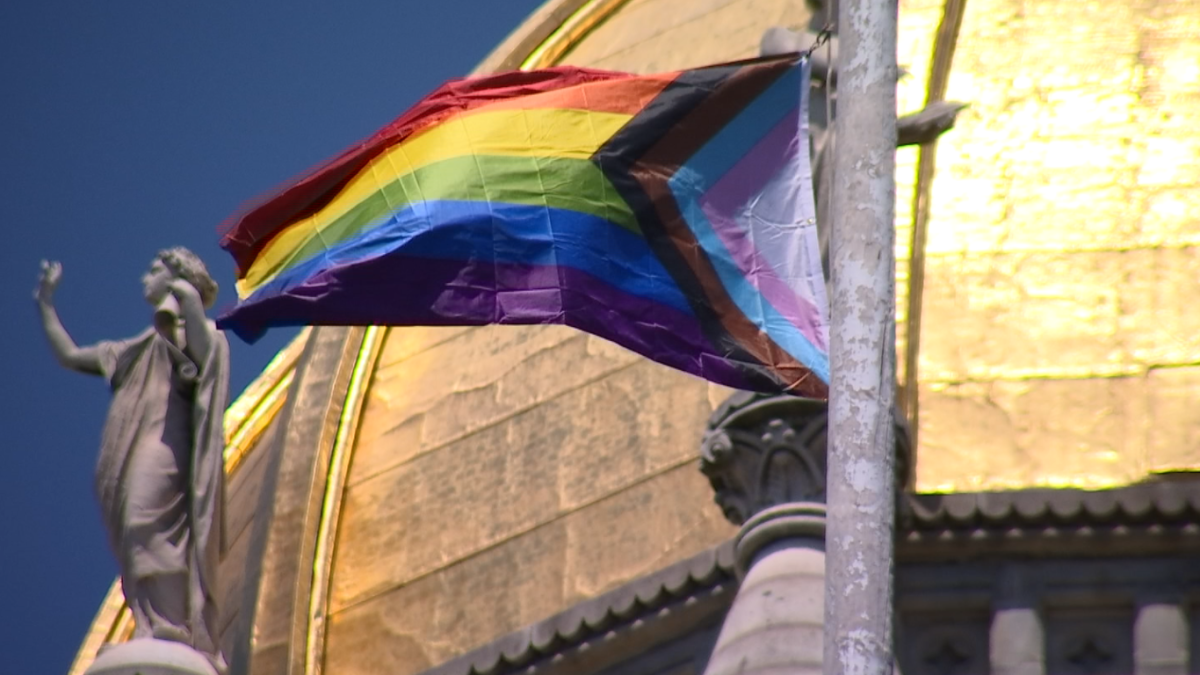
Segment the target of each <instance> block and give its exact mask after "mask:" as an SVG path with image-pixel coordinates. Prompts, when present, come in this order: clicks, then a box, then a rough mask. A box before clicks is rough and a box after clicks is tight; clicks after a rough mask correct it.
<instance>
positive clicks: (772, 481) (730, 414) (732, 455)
mask: <svg viewBox="0 0 1200 675" xmlns="http://www.w3.org/2000/svg"><path fill="white" fill-rule="evenodd" d="M896 419H897V428H896V452H897V455H896V475H897V477H898V482H899V484H901V485H902V484H903V482H904V481H903V476H906V475H907V461H908V456H909V452H908V432H907V428H906V427H905V426H904V424H903V421H902V418H900V417H898V416H897V418H896ZM828 421H829V406H828V403H826V402H825V401H819V400H815V399H807V398H800V397H796V396H786V395H785V396H777V395H767V394H755V393H750V392H738V393H736V394H734V395H733V396H731V397H730V398H729V399H728V400H726V401H725V403H723V404H722V405H721V407H720V408H718V409H717V410H716V412H714V413H713V415H712V417H711V418H710V419H709V422H708V427H707V429H706V430H705V433H704V438H703V440H702V441H701V448H700V471H701V472H703V473H704V475H705V476H707V477H708V480H709V483H711V484H712V487H713V490H714V492H715V493H716V495H715V500H716V502H717V504H718V505H719V506H720V507H721V510H722V511H723V512H724V513H725V517H726V518H728V519H729V521H730V522H732V523H733V524H735V525H742V524H743V523H745V522H746V521H747V520H749V519H750V518H751V517H752V516H753V515H754V514H756V513H758V512H760V511H763V510H764V509H768V508H770V507H773V506H778V505H780V504H788V503H795V502H817V503H823V502H824V501H825V454H826V449H827V445H828V436H827V433H826V430H827V426H828Z"/></svg>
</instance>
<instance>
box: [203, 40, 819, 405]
mask: <svg viewBox="0 0 1200 675" xmlns="http://www.w3.org/2000/svg"><path fill="white" fill-rule="evenodd" d="M807 98H808V62H807V61H806V60H804V59H801V58H799V57H797V56H791V57H782V58H772V59H757V60H752V61H743V62H738V63H730V64H722V65H716V66H711V67H705V68H697V69H693V70H684V71H678V72H672V73H664V74H657V75H645V76H641V75H632V74H628V73H618V72H608V71H600V70H591V69H584V68H574V67H558V68H550V69H547V70H541V71H533V72H510V73H502V74H498V75H494V76H488V77H480V78H470V79H463V80H455V81H452V82H449V83H448V84H446V85H444V86H442V87H441V88H439V89H438V90H436V91H435V92H433V93H432V94H431V95H429V96H428V97H426V98H425V99H423V100H422V101H421V102H420V103H418V104H417V105H416V106H415V107H414V108H412V109H411V110H409V111H408V112H407V113H405V114H404V115H402V116H401V117H400V118H398V119H397V120H395V121H394V122H393V123H391V124H390V125H388V126H387V127H385V128H384V129H382V130H381V131H379V132H378V133H376V134H375V135H374V136H372V137H371V138H369V139H367V140H366V141H363V142H362V143H360V144H358V145H357V146H355V147H353V148H351V149H350V150H348V151H347V152H345V153H343V154H342V155H341V156H339V157H337V158H336V159H334V160H333V161H331V162H329V163H328V164H326V165H324V166H323V167H320V168H319V169H317V170H316V171H315V172H313V173H311V174H309V175H308V176H306V177H305V178H303V179H301V180H299V181H298V182H296V183H295V184H293V185H291V186H289V187H287V188H285V189H283V190H281V191H280V192H279V193H278V194H276V195H274V196H272V197H270V198H269V199H267V200H265V201H264V202H262V203H260V204H259V205H257V206H255V207H253V208H250V209H249V210H247V211H246V212H245V213H244V214H243V215H241V216H240V217H238V218H236V219H234V220H233V221H232V222H231V225H230V229H229V231H228V232H227V233H226V234H225V236H224V237H223V239H222V242H221V245H222V247H224V248H225V249H226V250H227V251H229V253H230V254H231V255H232V256H233V258H234V259H235V261H236V264H237V269H238V282H237V289H238V295H239V298H240V301H239V303H238V304H237V306H236V307H234V308H233V309H232V310H230V311H229V312H228V313H226V314H225V315H223V316H222V317H221V318H220V319H219V324H220V326H221V327H223V328H227V329H230V330H232V331H234V332H235V333H237V334H238V335H239V336H240V337H242V338H243V339H245V340H247V341H253V340H255V339H257V338H258V337H259V336H261V334H262V333H263V332H264V331H265V330H266V329H268V328H270V327H273V326H294V325H394V326H402V325H478V324H492V323H501V324H505V323H508V324H539V323H560V324H566V325H569V326H574V327H576V328H578V329H581V330H584V331H587V332H589V333H592V334H595V335H598V336H601V337H604V338H607V339H609V340H612V341H613V342H616V343H618V344H620V345H623V346H625V347H627V348H629V349H631V350H633V351H635V352H638V353H640V354H642V355H644V356H646V357H648V358H651V359H653V360H655V361H658V362H660V363H663V364H666V365H668V366H672V367H675V368H678V369H680V370H684V371H686V372H689V373H692V374H695V375H698V376H700V377H703V378H707V379H708V380H711V381H713V382H718V383H721V384H725V385H729V386H733V387H737V388H742V389H750V390H759V391H788V392H793V393H797V394H803V395H809V396H824V395H826V391H827V390H826V383H827V382H828V380H829V361H828V356H827V353H828V350H827V344H828V324H827V320H826V316H827V314H828V312H827V308H826V300H825V285H824V278H823V275H822V272H821V262H820V256H819V253H818V251H817V243H816V242H817V239H816V220H815V209H814V206H813V196H812V184H811V172H810V168H809V155H808V153H809V144H808V137H807V119H808V115H807V105H808V101H807ZM563 367H570V364H563Z"/></svg>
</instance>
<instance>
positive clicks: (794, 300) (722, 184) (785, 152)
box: [700, 109, 827, 350]
mask: <svg viewBox="0 0 1200 675" xmlns="http://www.w3.org/2000/svg"><path fill="white" fill-rule="evenodd" d="M798 115H799V109H796V110H795V111H794V112H793V113H791V114H788V115H787V116H786V117H784V118H783V119H782V120H780V121H779V123H777V124H776V125H775V126H774V128H772V129H771V131H770V132H768V133H767V135H766V136H764V137H763V138H762V139H761V140H760V141H759V142H758V143H757V144H755V146H754V147H753V148H752V149H751V151H750V152H749V153H747V154H746V155H745V156H743V157H742V158H741V159H740V160H738V162H737V163H736V164H734V166H733V167H732V168H731V169H730V170H729V171H728V172H726V173H725V175H724V176H722V177H721V178H720V179H719V180H718V181H717V182H716V183H714V184H713V185H712V186H711V187H710V188H709V189H708V190H707V191H706V192H705V193H704V194H703V195H701V197H700V206H701V209H702V210H703V211H704V214H705V215H706V216H708V219H709V222H710V223H711V224H712V227H713V230H714V231H715V232H716V233H717V236H718V237H719V238H720V239H721V242H722V243H723V244H724V245H725V248H726V249H727V250H728V251H729V253H730V255H731V256H732V257H733V260H734V261H735V263H736V264H737V266H738V268H739V269H741V270H742V273H743V274H744V275H745V276H746V278H747V279H749V280H750V282H751V283H752V284H753V285H754V287H755V288H756V289H757V290H758V292H759V293H760V294H762V296H763V298H764V299H766V301H767V302H769V303H770V304H771V306H772V307H774V308H775V310H776V311H778V312H779V313H780V314H781V315H782V316H783V317H784V318H786V319H787V320H788V321H789V322H790V323H791V324H792V325H794V326H795V327H796V328H797V329H799V331H800V332H801V334H803V335H804V337H806V338H808V341H809V342H811V343H812V344H813V345H814V346H815V347H817V348H818V349H820V350H825V349H826V348H827V347H826V345H825V339H824V338H823V336H822V331H821V324H822V319H821V312H820V311H819V310H818V308H817V306H816V305H815V304H813V302H812V301H811V300H810V299H809V298H807V297H805V296H803V295H800V294H799V293H797V291H796V289H794V288H792V287H791V286H790V285H789V284H788V282H786V281H784V279H783V278H781V276H780V275H779V272H778V271H777V269H776V268H775V266H774V265H773V264H771V262H770V260H768V256H767V255H765V253H764V252H763V251H760V250H759V249H758V248H757V247H758V246H763V245H764V244H768V242H754V241H752V240H751V238H750V233H749V232H748V231H747V230H746V228H745V227H744V226H743V225H742V224H741V223H739V222H738V221H737V220H736V219H735V216H736V214H737V213H738V212H739V211H740V210H742V209H743V208H744V206H745V204H746V203H747V202H748V201H750V200H751V199H752V198H753V197H755V196H756V195H758V194H760V192H761V191H762V189H763V186H764V185H766V184H767V183H769V182H770V181H771V180H772V178H774V177H775V176H776V174H778V173H779V172H780V171H781V170H783V169H784V168H785V167H787V166H788V164H789V160H791V159H792V158H793V157H794V152H797V151H803V150H802V149H800V148H798V147H797V134H798V130H799V117H798ZM802 184H803V183H801V182H800V181H799V180H797V181H796V187H797V189H800V186H801V185H802Z"/></svg>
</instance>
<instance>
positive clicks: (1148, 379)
mask: <svg viewBox="0 0 1200 675" xmlns="http://www.w3.org/2000/svg"><path fill="white" fill-rule="evenodd" d="M902 7H903V6H902ZM903 11H904V10H903V8H902V14H903ZM1196 35H1200V2H1198V1H1197V0H1186V1H1181V2H1171V3H1159V2H1137V1H1132V0H1125V1H1123V2H1109V3H1080V2H1065V1H1064V2H1041V3H1028V2H1017V1H1015V0H969V1H968V2H967V14H966V18H965V20H964V23H963V27H962V34H961V37H960V38H959V41H958V50H957V53H956V56H955V62H954V68H953V71H952V76H951V78H950V87H949V93H948V98H950V99H953V100H962V101H967V102H970V104H971V107H970V108H969V109H967V110H966V111H964V112H963V114H962V115H961V117H960V121H959V124H958V125H957V127H956V129H955V130H953V131H951V132H950V133H949V134H947V135H946V136H945V137H944V138H943V140H942V142H941V143H940V144H939V146H938V164H937V166H938V171H937V175H936V178H935V180H934V183H933V196H932V214H933V215H932V219H931V222H930V230H929V246H928V249H927V250H928V253H929V260H928V265H927V270H926V275H927V277H926V282H925V310H924V321H923V325H924V328H923V335H922V350H921V355H920V365H921V373H920V375H921V378H920V379H921V382H922V388H921V390H922V412H921V433H920V449H919V457H920V460H919V463H918V467H917V479H918V487H919V488H921V489H938V490H970V489H985V488H1005V487H1022V486H1028V485H1079V486H1090V487H1098V486H1108V485H1113V484H1119V483H1124V482H1129V481H1133V480H1139V479H1141V478H1143V477H1144V476H1145V475H1146V473H1147V472H1148V471H1152V470H1160V469H1164V468H1170V467H1176V468H1180V467H1189V466H1190V467H1195V466H1200V443H1197V440H1196V435H1197V433H1198V432H1197V426H1198V420H1200V413H1196V412H1194V411H1193V409H1194V408H1195V405H1194V404H1195V402H1196V401H1197V399H1196V398H1195V396H1194V395H1195V393H1196V389H1195V375H1194V369H1193V368H1191V367H1190V366H1192V365H1193V364H1196V363H1200V337H1198V334H1200V312H1198V311H1196V310H1195V309H1193V308H1192V306H1191V305H1192V301H1191V298H1194V297H1195V295H1196V292H1197V291H1198V290H1200V247H1198V245H1200V218H1197V217H1196V215H1195V214H1196V213H1198V212H1200V211H1197V208H1198V207H1200V141H1198V140H1197V134H1196V133H1195V130H1196V129H1197V128H1200V46H1198V45H1197V41H1196V39H1195V36H1196ZM906 39H910V36H908V35H905V34H902V36H901V42H902V44H903V43H904V41H905V40H906ZM902 51H903V48H902ZM903 170H904V169H901V171H903ZM898 208H900V209H903V208H904V207H903V205H902V204H898ZM903 224H904V223H903V218H898V225H903ZM1189 396H1192V399H1191V401H1192V405H1191V406H1189V405H1188V404H1186V403H1185V402H1184V401H1186V400H1187V398H1188V397H1189Z"/></svg>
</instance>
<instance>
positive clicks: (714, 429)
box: [700, 393, 907, 675]
mask: <svg viewBox="0 0 1200 675" xmlns="http://www.w3.org/2000/svg"><path fill="white" fill-rule="evenodd" d="M827 419H828V411H827V407H826V404H825V402H824V401H814V400H810V399H802V398H796V397H792V396H776V397H771V396H765V395H760V394H750V393H739V394H735V395H734V396H732V397H731V398H730V399H729V400H728V401H726V402H725V404H724V405H722V406H721V408H720V409H718V410H717V412H716V413H714V415H713V417H712V419H711V420H710V421H709V428H708V430H707V433H706V434H705V437H704V441H703V447H702V457H701V465H700V469H701V471H703V472H704V474H705V475H706V476H707V477H708V479H709V482H710V483H711V484H712V486H713V490H714V492H715V493H716V494H715V498H716V502H717V504H719V505H720V506H721V509H722V510H723V511H724V512H725V517H726V518H728V519H729V520H730V521H731V522H733V523H734V524H736V525H741V529H740V530H739V531H738V534H737V536H736V538H735V540H734V546H735V553H736V556H737V559H736V560H737V572H738V577H739V579H740V580H741V583H740V585H739V587H738V592H737V596H736V598H735V599H734V602H733V606H732V607H731V608H730V610H729V614H728V615H726V617H725V622H724V624H723V625H722V626H721V633H720V635H719V636H718V637H717V643H716V646H715V647H714V648H713V653H712V656H711V657H710V659H709V662H708V667H707V668H706V669H705V671H704V672H705V675H732V674H733V673H743V674H750V673H758V674H764V675H765V674H768V673H770V674H774V673H779V674H781V675H782V674H783V673H788V674H795V675H804V674H812V675H817V674H819V673H821V669H822V652H823V643H824V616H825V451H826V425H827ZM897 438H899V439H902V442H901V443H900V444H898V446H899V447H900V449H901V453H900V456H899V457H898V458H897V474H898V475H900V476H903V475H907V474H906V472H907V468H906V464H905V460H906V458H907V443H906V442H904V441H906V440H907V434H906V433H904V430H903V429H902V428H901V429H898V431H897Z"/></svg>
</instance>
